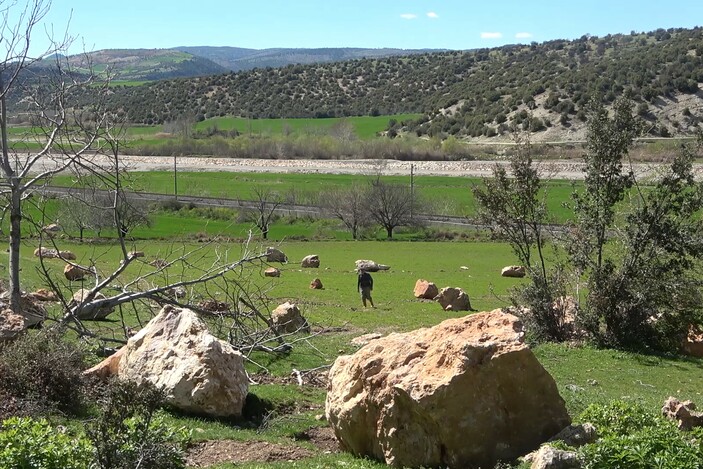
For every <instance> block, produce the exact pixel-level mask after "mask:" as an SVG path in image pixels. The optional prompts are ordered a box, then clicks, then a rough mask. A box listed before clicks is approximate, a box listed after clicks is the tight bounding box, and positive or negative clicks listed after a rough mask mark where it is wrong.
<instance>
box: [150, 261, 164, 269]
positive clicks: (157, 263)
mask: <svg viewBox="0 0 703 469" xmlns="http://www.w3.org/2000/svg"><path fill="white" fill-rule="evenodd" d="M149 265H150V266H152V267H156V268H157V269H163V268H164V267H166V266H167V265H168V261H167V260H166V259H154V260H153V261H151V262H149Z"/></svg>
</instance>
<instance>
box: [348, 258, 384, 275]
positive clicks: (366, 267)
mask: <svg viewBox="0 0 703 469" xmlns="http://www.w3.org/2000/svg"><path fill="white" fill-rule="evenodd" d="M354 265H356V270H363V271H365V272H378V271H379V270H388V269H390V268H391V266H389V265H384V264H378V263H376V262H374V261H372V260H368V259H359V260H357V261H355V262H354Z"/></svg>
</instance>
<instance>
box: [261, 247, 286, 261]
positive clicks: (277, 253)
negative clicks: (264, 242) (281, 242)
mask: <svg viewBox="0 0 703 469" xmlns="http://www.w3.org/2000/svg"><path fill="white" fill-rule="evenodd" d="M266 262H281V263H284V264H285V263H286V262H288V256H286V255H285V254H284V253H283V251H281V250H278V249H276V248H274V247H268V248H266Z"/></svg>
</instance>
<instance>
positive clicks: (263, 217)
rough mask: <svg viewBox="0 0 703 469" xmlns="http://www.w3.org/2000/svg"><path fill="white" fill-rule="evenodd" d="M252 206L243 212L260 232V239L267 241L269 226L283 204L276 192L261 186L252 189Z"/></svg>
mask: <svg viewBox="0 0 703 469" xmlns="http://www.w3.org/2000/svg"><path fill="white" fill-rule="evenodd" d="M253 193H254V202H253V203H254V206H253V207H252V208H250V209H247V210H246V211H245V214H246V217H247V219H248V220H249V221H250V222H252V223H254V225H256V227H257V228H258V229H259V231H261V237H262V238H264V239H268V233H269V225H270V224H271V221H272V220H273V218H274V215H275V212H276V209H277V208H278V207H279V206H280V205H281V204H282V203H283V198H282V197H281V195H280V194H279V193H278V192H275V191H272V190H270V189H268V188H266V187H263V186H256V187H254V189H253Z"/></svg>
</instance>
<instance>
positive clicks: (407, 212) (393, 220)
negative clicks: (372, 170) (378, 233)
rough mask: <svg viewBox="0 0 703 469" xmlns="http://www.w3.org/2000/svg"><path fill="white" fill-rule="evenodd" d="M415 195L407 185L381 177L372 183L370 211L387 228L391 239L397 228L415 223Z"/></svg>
mask: <svg viewBox="0 0 703 469" xmlns="http://www.w3.org/2000/svg"><path fill="white" fill-rule="evenodd" d="M413 197H414V195H413V194H412V193H411V192H410V188H409V187H407V186H404V185H400V184H388V183H385V182H383V181H381V179H380V177H379V178H376V179H375V180H374V181H373V182H372V183H371V191H370V193H369V198H368V203H367V207H368V212H369V215H370V216H371V218H372V219H373V220H374V221H376V222H377V223H378V224H380V225H381V226H382V227H383V228H384V229H385V230H386V234H387V236H388V238H389V239H390V238H393V230H394V229H395V228H397V227H399V226H408V225H412V224H413V218H412V206H413Z"/></svg>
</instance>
